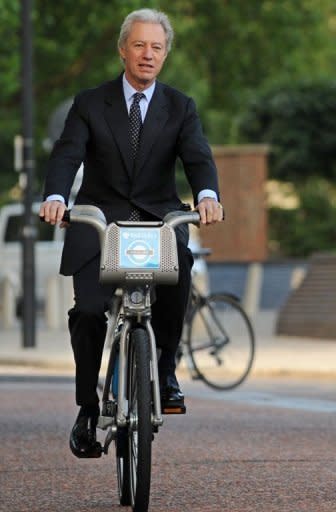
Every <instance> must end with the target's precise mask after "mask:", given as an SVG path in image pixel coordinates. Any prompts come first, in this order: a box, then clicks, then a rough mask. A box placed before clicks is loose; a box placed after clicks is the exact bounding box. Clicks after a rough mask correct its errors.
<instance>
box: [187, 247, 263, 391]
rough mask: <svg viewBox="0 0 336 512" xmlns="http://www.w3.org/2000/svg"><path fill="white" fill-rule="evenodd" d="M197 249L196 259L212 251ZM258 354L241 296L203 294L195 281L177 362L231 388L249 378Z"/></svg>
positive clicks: (192, 372) (215, 385) (194, 375)
mask: <svg viewBox="0 0 336 512" xmlns="http://www.w3.org/2000/svg"><path fill="white" fill-rule="evenodd" d="M210 252H211V251H210V250H209V249H200V250H199V251H193V255H194V258H201V257H203V256H206V255H208V254H210ZM254 355H255V335H254V330H253V327H252V324H251V321H250V319H249V317H248V315H247V314H246V312H245V311H244V309H243V307H242V306H241V304H240V302H239V299H238V297H236V296H235V295H233V294H231V293H227V292H216V293H209V294H208V293H203V292H202V291H201V289H200V287H199V286H198V285H197V283H196V280H195V279H193V280H192V285H191V294H190V299H189V306H188V309H187V312H186V317H185V322H184V328H183V333H182V338H181V341H180V345H179V349H178V353H177V364H178V365H179V368H181V369H187V371H188V372H189V374H190V375H191V377H192V379H194V380H196V379H201V380H202V381H203V382H204V383H205V384H207V385H208V386H210V387H211V388H213V389H218V390H223V391H226V390H231V389H233V388H235V387H237V386H239V385H240V384H242V382H243V381H244V380H245V379H246V377H247V376H248V374H249V373H250V371H251V368H252V365H253V361H254Z"/></svg>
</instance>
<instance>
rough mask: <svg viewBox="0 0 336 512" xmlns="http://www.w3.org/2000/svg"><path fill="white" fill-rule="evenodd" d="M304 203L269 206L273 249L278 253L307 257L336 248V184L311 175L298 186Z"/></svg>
mask: <svg viewBox="0 0 336 512" xmlns="http://www.w3.org/2000/svg"><path fill="white" fill-rule="evenodd" d="M296 192H297V195H298V197H299V202H300V205H299V206H298V208H295V209H291V210H286V209H282V208H274V207H273V208H270V209H269V239H270V250H271V252H273V254H274V255H276V256H282V257H284V256H285V257H305V256H309V255H310V254H311V253H312V252H316V251H324V250H335V249H336V229H335V226H336V187H335V186H332V185H330V184H329V183H328V182H327V181H325V180H322V179H320V178H319V179H317V178H314V179H311V180H309V181H308V182H307V183H306V184H305V185H301V186H298V187H297V191H296Z"/></svg>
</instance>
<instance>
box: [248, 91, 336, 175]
mask: <svg viewBox="0 0 336 512" xmlns="http://www.w3.org/2000/svg"><path fill="white" fill-rule="evenodd" d="M238 134H239V138H240V140H241V142H253V143H267V144H269V145H270V146H271V155H270V162H269V168H270V176H271V177H272V178H275V179H280V180H289V181H297V182H299V181H300V182H302V180H306V179H307V178H308V177H310V176H314V175H317V174H318V175H320V176H323V177H325V178H327V179H336V82H334V81H333V82H331V81H329V82H315V83H314V82H310V83H308V82H300V83H294V84H286V85H281V86H280V85H278V86H276V87H273V88H272V89H269V90H268V91H266V92H264V93H260V94H259V95H258V97H256V98H255V99H254V100H253V101H252V102H251V103H250V106H249V108H248V110H247V112H246V113H245V114H244V116H243V117H242V118H241V119H240V120H239V122H238Z"/></svg>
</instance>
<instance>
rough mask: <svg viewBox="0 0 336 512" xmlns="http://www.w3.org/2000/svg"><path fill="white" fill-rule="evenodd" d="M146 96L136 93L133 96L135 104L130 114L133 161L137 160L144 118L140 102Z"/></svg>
mask: <svg viewBox="0 0 336 512" xmlns="http://www.w3.org/2000/svg"><path fill="white" fill-rule="evenodd" d="M144 97H145V95H144V94H142V92H136V93H135V94H133V103H132V105H131V109H130V113H129V121H130V135H131V145H132V152H133V160H135V158H136V155H137V151H138V147H139V141H140V132H141V128H142V118H141V111H140V105H139V103H140V100H141V98H144Z"/></svg>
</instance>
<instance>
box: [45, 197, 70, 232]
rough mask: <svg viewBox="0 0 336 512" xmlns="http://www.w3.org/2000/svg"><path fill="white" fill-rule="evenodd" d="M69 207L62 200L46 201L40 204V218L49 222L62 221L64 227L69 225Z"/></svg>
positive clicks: (61, 225) (56, 222)
mask: <svg viewBox="0 0 336 512" xmlns="http://www.w3.org/2000/svg"><path fill="white" fill-rule="evenodd" d="M67 212H68V210H67V207H66V205H65V204H64V203H62V201H44V202H43V203H42V204H41V206H40V212H39V216H40V219H41V220H43V221H44V222H48V223H49V224H52V225H55V224H58V223H60V227H61V228H64V227H66V226H67V225H68V217H67Z"/></svg>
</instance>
